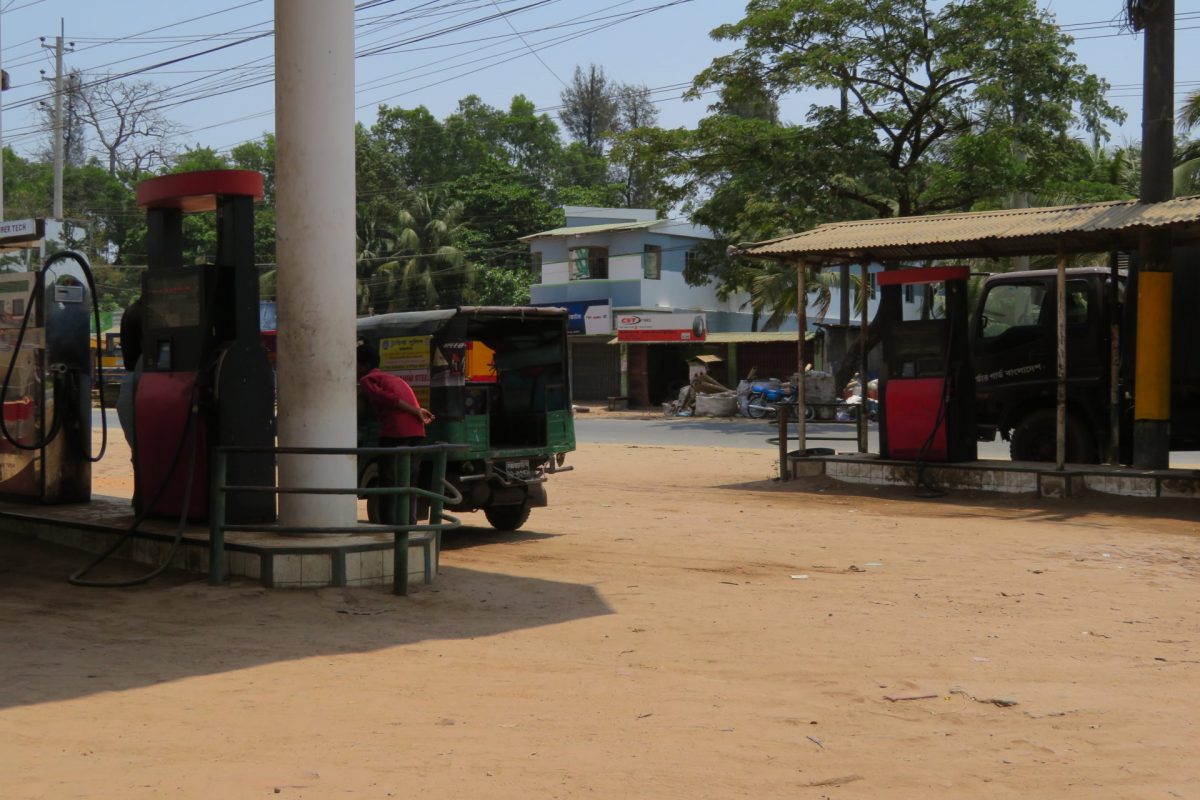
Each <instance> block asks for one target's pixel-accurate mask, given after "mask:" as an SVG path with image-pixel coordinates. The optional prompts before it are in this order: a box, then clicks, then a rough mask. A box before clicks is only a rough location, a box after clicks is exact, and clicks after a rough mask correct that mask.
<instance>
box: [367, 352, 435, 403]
mask: <svg viewBox="0 0 1200 800" xmlns="http://www.w3.org/2000/svg"><path fill="white" fill-rule="evenodd" d="M429 342H430V337H429V336H393V337H391V338H389V339H380V340H379V368H380V369H381V370H383V371H384V372H390V373H391V374H393V375H396V376H398V377H401V378H403V379H404V380H406V381H407V382H408V385H409V386H411V387H412V388H413V392H415V393H416V395H417V399H418V400H420V401H421V404H422V405H428V404H429V372H430V352H429Z"/></svg>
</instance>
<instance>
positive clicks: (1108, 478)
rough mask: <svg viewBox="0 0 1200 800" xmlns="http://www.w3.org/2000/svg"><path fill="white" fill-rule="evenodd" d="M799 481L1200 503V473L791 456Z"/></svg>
mask: <svg viewBox="0 0 1200 800" xmlns="http://www.w3.org/2000/svg"><path fill="white" fill-rule="evenodd" d="M788 463H789V466H790V471H791V474H792V475H793V476H795V477H817V476H821V475H824V476H826V477H828V478H833V479H835V480H839V481H844V482H846V483H859V484H870V485H875V486H913V487H915V486H917V485H918V482H921V483H924V484H925V485H932V486H936V487H939V488H943V489H974V490H978V491H984V492H1004V493H1008V494H1036V495H1038V496H1039V497H1047V498H1056V497H1073V496H1076V495H1080V494H1084V493H1086V492H1098V493H1101V494H1109V495H1118V496H1123V497H1163V498H1175V499H1181V498H1182V499H1187V498H1200V470H1193V469H1163V470H1139V469H1133V468H1132V467H1115V466H1108V465H1103V464H1068V465H1066V468H1065V469H1063V470H1062V471H1059V470H1057V469H1055V467H1054V465H1052V464H1042V463H1035V462H1028V461H988V460H984V461H970V462H965V463H958V464H942V463H929V464H925V465H924V466H921V465H918V464H916V463H914V462H912V461H891V460H885V459H883V458H880V457H879V456H878V455H875V454H872V453H849V454H837V455H805V456H802V455H800V454H799V453H798V452H793V453H791V454H790V455H789V458H788Z"/></svg>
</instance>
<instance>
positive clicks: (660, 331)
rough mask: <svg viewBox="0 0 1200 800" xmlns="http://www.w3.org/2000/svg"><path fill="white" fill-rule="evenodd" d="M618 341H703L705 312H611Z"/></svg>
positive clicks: (705, 324)
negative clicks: (615, 325) (615, 321)
mask: <svg viewBox="0 0 1200 800" xmlns="http://www.w3.org/2000/svg"><path fill="white" fill-rule="evenodd" d="M614 313H615V315H616V318H617V341H619V342H703V341H704V338H705V335H706V333H707V330H708V324H707V322H706V321H705V318H704V314H702V313H698V312H695V311H685V312H670V311H639V312H622V311H618V312H614Z"/></svg>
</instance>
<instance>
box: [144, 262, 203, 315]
mask: <svg viewBox="0 0 1200 800" xmlns="http://www.w3.org/2000/svg"><path fill="white" fill-rule="evenodd" d="M146 288H147V293H148V294H149V298H148V302H147V303H146V327H148V328H155V329H163V328H194V327H197V326H198V325H199V324H200V304H201V301H200V274H199V271H198V270H197V271H195V272H193V273H192V274H188V275H179V274H175V275H154V274H150V275H147V276H146Z"/></svg>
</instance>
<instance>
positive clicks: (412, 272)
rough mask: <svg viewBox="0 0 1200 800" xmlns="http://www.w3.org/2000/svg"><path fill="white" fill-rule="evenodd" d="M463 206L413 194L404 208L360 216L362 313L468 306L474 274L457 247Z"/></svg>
mask: <svg viewBox="0 0 1200 800" xmlns="http://www.w3.org/2000/svg"><path fill="white" fill-rule="evenodd" d="M462 217H463V205H462V203H460V202H453V203H447V202H445V200H444V199H443V198H442V197H441V196H440V195H438V194H436V193H433V194H416V195H414V196H413V197H412V198H411V199H410V200H409V202H407V203H406V204H405V207H402V208H396V207H382V208H380V207H376V208H369V209H365V210H363V213H361V214H360V221H359V245H358V269H359V276H358V277H359V286H360V290H359V305H360V310H364V311H365V310H366V309H367V308H369V307H374V308H375V309H376V310H378V311H408V310H416V309H424V308H436V307H448V306H455V305H460V304H464V303H469V302H471V301H472V300H473V298H474V282H475V270H474V267H473V265H472V264H470V263H468V262H467V260H466V256H465V254H464V252H463V250H462V248H461V247H460V246H459V245H460V243H461V242H462V241H463V238H464V237H465V235H466V232H467V229H466V226H465V225H464V224H463V221H462Z"/></svg>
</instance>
